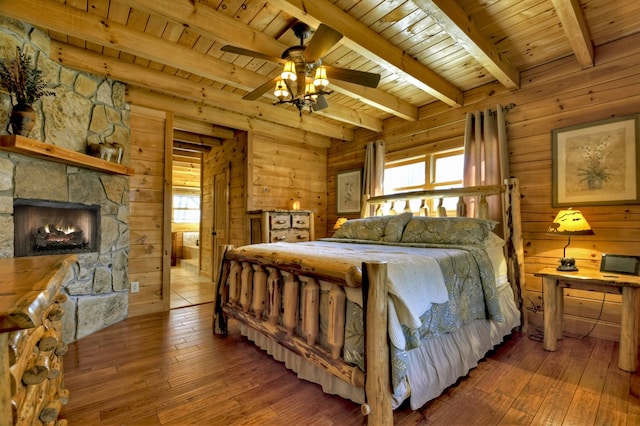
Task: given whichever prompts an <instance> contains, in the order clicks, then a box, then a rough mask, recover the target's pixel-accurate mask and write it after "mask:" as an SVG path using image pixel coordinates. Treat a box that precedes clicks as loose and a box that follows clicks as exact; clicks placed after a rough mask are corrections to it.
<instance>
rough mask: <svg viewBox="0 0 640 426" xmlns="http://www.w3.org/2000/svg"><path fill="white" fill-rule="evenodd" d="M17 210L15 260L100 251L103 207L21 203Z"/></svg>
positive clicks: (16, 201)
mask: <svg viewBox="0 0 640 426" xmlns="http://www.w3.org/2000/svg"><path fill="white" fill-rule="evenodd" d="M13 209H14V256H15V257H22V256H39V255H46V254H64V253H90V252H95V251H97V250H98V247H99V244H100V241H99V235H100V233H99V232H98V231H99V230H98V227H99V223H100V220H99V216H100V206H97V205H91V206H88V205H84V204H78V203H63V202H55V201H44V200H27V199H17V200H15V202H14V206H13Z"/></svg>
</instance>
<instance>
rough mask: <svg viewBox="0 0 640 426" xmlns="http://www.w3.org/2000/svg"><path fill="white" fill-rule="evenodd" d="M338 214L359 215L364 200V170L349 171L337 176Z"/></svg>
mask: <svg viewBox="0 0 640 426" xmlns="http://www.w3.org/2000/svg"><path fill="white" fill-rule="evenodd" d="M336 185H337V186H336V206H337V211H338V213H339V214H340V213H359V212H360V208H361V206H360V202H361V199H362V170H361V169H355V170H348V171H345V172H340V173H338V174H337V175H336Z"/></svg>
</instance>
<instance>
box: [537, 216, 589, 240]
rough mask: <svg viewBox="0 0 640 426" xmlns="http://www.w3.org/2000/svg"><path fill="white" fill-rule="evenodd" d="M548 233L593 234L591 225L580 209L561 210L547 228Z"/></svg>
mask: <svg viewBox="0 0 640 426" xmlns="http://www.w3.org/2000/svg"><path fill="white" fill-rule="evenodd" d="M547 234H548V235H565V236H567V235H568V236H571V235H593V234H594V232H593V230H592V229H591V226H590V225H589V223H588V222H587V219H585V218H584V216H583V215H582V213H581V212H580V210H572V209H568V210H560V211H559V212H558V214H557V215H556V218H555V219H553V223H552V224H551V225H549V229H547Z"/></svg>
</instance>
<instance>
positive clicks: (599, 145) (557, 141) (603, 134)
mask: <svg viewBox="0 0 640 426" xmlns="http://www.w3.org/2000/svg"><path fill="white" fill-rule="evenodd" d="M638 117H639V116H638V115H637V114H635V115H630V116H625V117H616V118H611V119H606V120H601V121H596V122H592V123H587V124H580V125H576V126H571V127H565V128H562V129H555V130H553V131H552V138H553V200H552V204H553V207H575V206H587V205H591V206H595V205H611V204H638V203H640V195H639V186H640V180H639V177H640V175H639V174H638V166H639V165H640V164H639V163H640V160H639V159H640V149H639V146H638Z"/></svg>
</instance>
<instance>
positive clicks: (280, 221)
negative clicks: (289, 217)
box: [276, 219, 286, 225]
mask: <svg viewBox="0 0 640 426" xmlns="http://www.w3.org/2000/svg"><path fill="white" fill-rule="evenodd" d="M276 223H277V224H278V225H282V224H284V223H286V222H285V221H284V220H282V219H280V220H276Z"/></svg>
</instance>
